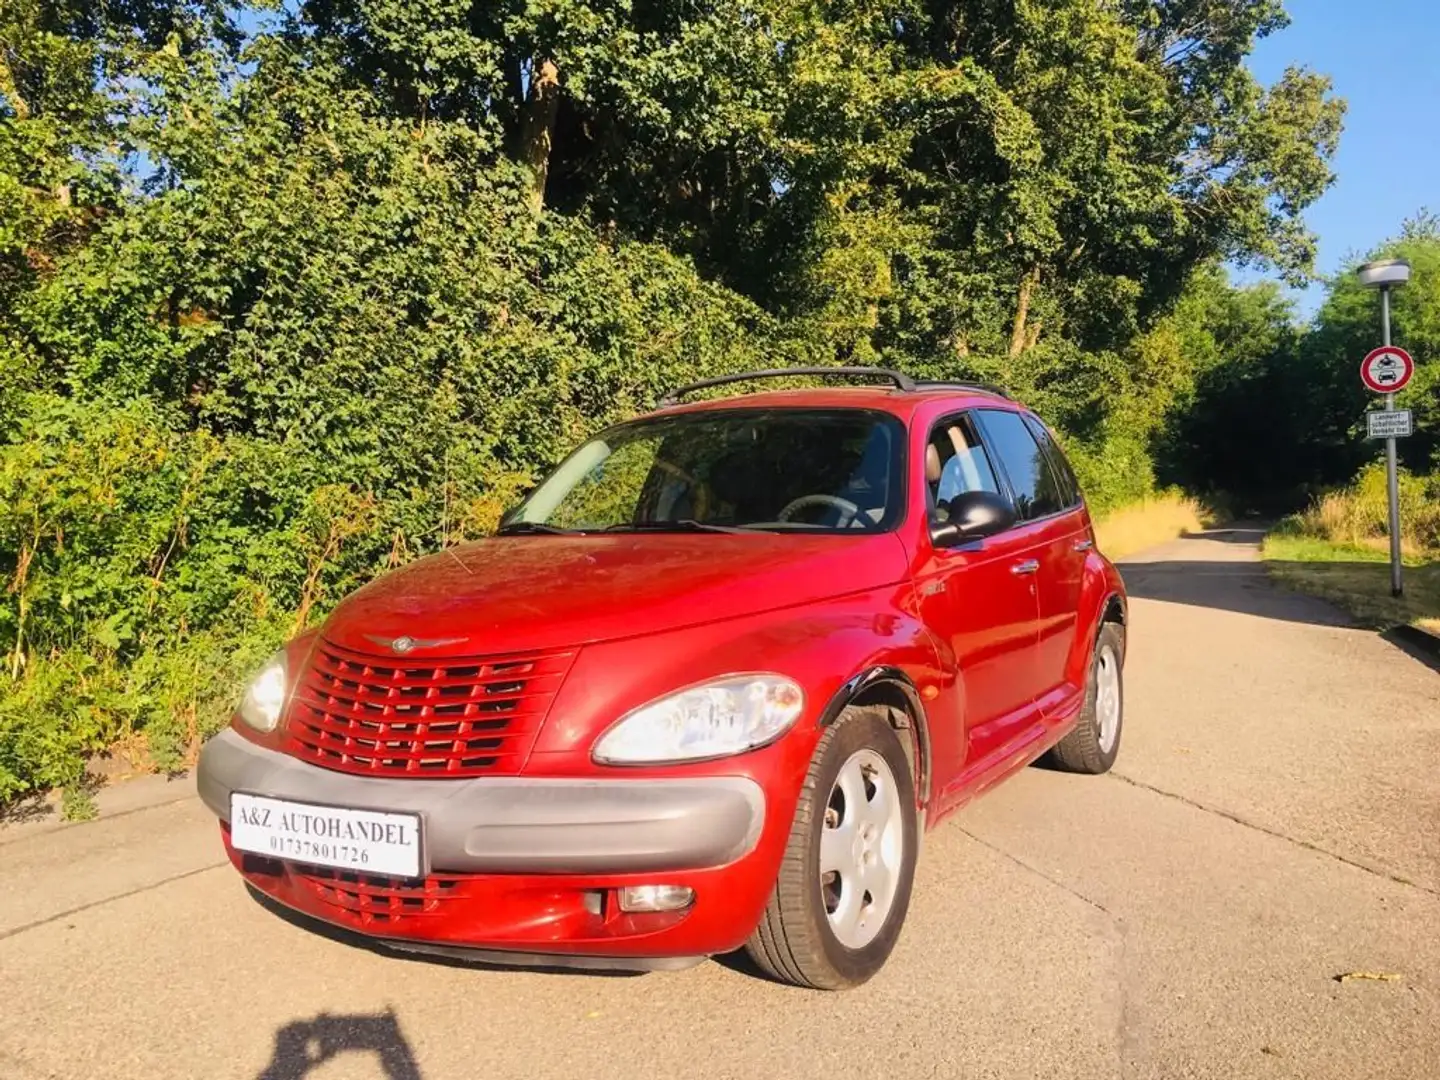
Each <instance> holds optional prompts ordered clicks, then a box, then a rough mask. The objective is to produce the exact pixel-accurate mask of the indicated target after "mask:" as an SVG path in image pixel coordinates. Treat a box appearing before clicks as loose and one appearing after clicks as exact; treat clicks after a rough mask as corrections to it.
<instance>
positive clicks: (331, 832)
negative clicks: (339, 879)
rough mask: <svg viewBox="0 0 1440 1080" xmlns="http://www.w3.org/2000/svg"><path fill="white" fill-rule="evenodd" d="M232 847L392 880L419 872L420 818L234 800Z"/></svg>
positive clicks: (238, 796)
mask: <svg viewBox="0 0 1440 1080" xmlns="http://www.w3.org/2000/svg"><path fill="white" fill-rule="evenodd" d="M230 843H231V844H233V845H234V846H235V847H236V848H238V849H239V850H240V851H249V852H253V853H254V854H256V855H268V856H269V857H270V858H272V859H286V860H288V861H291V862H300V863H308V864H310V865H311V866H333V867H337V868H339V869H343V870H359V871H362V872H365V873H370V874H385V875H388V876H392V877H404V878H418V877H420V876H421V874H420V815H419V814H394V813H389V812H385V811H380V810H349V809H346V808H344V807H339V806H316V805H315V804H313V803H302V802H291V801H290V800H288V799H271V798H267V797H265V796H263V795H247V794H245V793H243V792H239V791H237V792H235V793H233V794H232V795H231V796H230Z"/></svg>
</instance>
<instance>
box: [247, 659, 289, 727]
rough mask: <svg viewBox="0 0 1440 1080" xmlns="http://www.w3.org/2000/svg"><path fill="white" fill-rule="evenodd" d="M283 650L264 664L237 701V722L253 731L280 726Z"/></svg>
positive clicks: (282, 700) (283, 706) (283, 674)
mask: <svg viewBox="0 0 1440 1080" xmlns="http://www.w3.org/2000/svg"><path fill="white" fill-rule="evenodd" d="M285 675H286V672H285V650H284V649H281V650H280V651H279V652H277V653H276V654H275V655H274V656H272V657H270V659H269V660H267V661H266V662H265V666H264V667H262V668H261V669H260V671H259V673H258V674H257V675H256V676H255V678H253V679H251V680H250V685H249V686H248V687H246V689H245V696H244V697H243V698H242V699H241V701H240V709H239V712H240V719H241V720H244V721H245V723H247V724H248V725H250V726H251V727H252V728H254V729H255V730H256V731H264V732H270V731H274V730H275V725H276V724H278V723H280V713H281V711H282V710H283V709H284V708H285V683H286V678H285Z"/></svg>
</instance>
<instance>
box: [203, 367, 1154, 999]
mask: <svg viewBox="0 0 1440 1080" xmlns="http://www.w3.org/2000/svg"><path fill="white" fill-rule="evenodd" d="M795 374H817V375H825V376H829V377H832V378H833V377H844V378H847V379H849V381H850V382H851V383H852V384H853V383H861V382H863V381H864V380H867V379H868V380H872V381H873V380H880V382H881V384H880V385H850V386H840V387H835V388H833V389H809V390H789V391H774V392H768V393H760V394H753V395H747V396H743V397H734V398H730V399H727V400H718V401H717V400H709V401H700V402H691V403H689V404H681V403H680V400H681V399H682V398H683V397H685V396H686V395H687V394H689V393H691V392H693V391H695V390H697V389H700V388H703V387H708V386H713V385H716V384H719V383H724V382H733V381H740V380H741V379H744V380H755V379H763V378H766V377H769V376H777V375H787V376H789V375H795ZM1126 610H1127V606H1126V598H1125V593H1124V588H1123V586H1122V584H1121V581H1120V577H1119V575H1118V574H1117V572H1116V570H1115V567H1114V566H1113V565H1111V563H1110V562H1109V561H1108V560H1107V559H1106V558H1105V557H1104V556H1103V555H1101V553H1100V552H1099V551H1097V550H1096V547H1095V535H1094V532H1093V529H1092V526H1091V522H1090V518H1089V515H1088V513H1087V511H1086V508H1085V503H1084V500H1083V498H1082V495H1081V492H1080V490H1079V487H1078V485H1077V484H1076V481H1075V477H1074V474H1073V473H1072V471H1071V469H1070V466H1069V464H1068V463H1067V461H1066V459H1065V457H1064V455H1063V453H1062V452H1061V450H1060V447H1059V446H1058V445H1057V444H1056V440H1055V438H1054V437H1053V435H1052V433H1051V431H1050V430H1049V429H1048V428H1047V427H1046V425H1045V424H1043V423H1042V422H1041V421H1040V420H1039V419H1037V418H1036V417H1035V416H1034V415H1033V414H1032V413H1030V412H1029V411H1027V410H1026V409H1025V408H1023V407H1022V406H1020V405H1018V404H1017V403H1015V402H1014V401H1012V400H1010V399H1009V398H1007V397H1006V396H1004V395H1003V394H1001V393H999V392H996V391H993V390H988V389H985V388H983V387H977V386H969V385H961V384H950V383H943V384H942V383H933V382H917V381H916V380H913V379H911V378H909V377H907V376H905V375H902V374H900V373H898V372H892V371H885V370H882V369H873V368H824V369H787V370H784V371H771V372H749V373H746V374H744V375H740V376H733V377H727V378H725V379H712V380H707V381H706V382H704V383H697V384H695V385H694V386H690V387H686V388H684V389H682V390H680V391H677V392H675V393H673V394H671V395H670V396H669V397H667V398H666V399H665V400H664V401H663V402H662V405H661V407H660V408H659V409H658V410H657V411H655V412H653V413H650V414H648V415H646V416H643V417H640V418H638V419H636V420H633V421H630V422H627V423H623V424H620V425H617V426H615V427H613V428H611V429H609V430H607V431H604V432H602V433H601V434H599V435H597V436H596V437H595V438H593V439H591V440H590V441H588V442H586V443H585V444H584V445H583V446H581V447H580V448H579V449H577V450H576V451H575V452H574V453H573V454H571V455H570V456H569V457H568V458H567V459H566V460H565V461H564V462H563V463H562V464H561V465H560V466H559V467H558V468H557V469H556V470H555V471H554V472H553V473H552V474H551V475H550V476H549V477H548V478H547V479H546V480H545V481H544V482H543V483H542V484H540V485H539V487H538V488H536V489H535V491H534V492H533V493H532V494H531V495H530V496H529V497H528V498H527V499H526V500H525V502H524V503H522V504H521V505H520V506H519V507H518V508H516V509H515V510H513V511H512V512H511V513H510V514H509V515H507V517H506V520H505V522H504V523H503V524H502V525H501V527H500V528H499V530H498V531H497V534H496V535H495V536H493V537H489V538H486V539H483V540H480V541H477V542H474V543H469V544H466V545H463V546H458V547H454V548H450V549H447V550H445V551H443V552H441V553H439V554H437V555H432V556H429V557H427V558H423V559H420V560H418V561H416V562H413V563H411V564H409V565H407V566H405V567H402V568H400V569H398V570H395V571H393V572H391V573H388V574H385V575H384V576H382V577H380V578H378V579H377V580H375V581H373V582H371V583H370V584H368V585H366V586H365V587H364V588H361V589H359V590H358V591H356V592H354V593H353V594H351V595H350V596H348V597H346V598H345V599H344V600H343V601H342V602H341V603H340V604H339V605H338V607H336V609H335V610H334V612H333V613H332V614H331V615H330V616H329V618H328V619H326V620H325V622H324V625H322V626H321V627H319V628H318V629H317V630H312V631H309V632H307V633H305V634H303V635H301V636H300V637H298V638H296V639H295V640H293V641H291V642H290V643H289V644H288V645H287V646H286V647H285V648H284V649H282V650H281V651H280V652H278V653H277V654H276V655H275V656H274V657H273V658H272V659H271V660H270V661H269V663H268V664H267V665H266V666H265V667H264V668H263V669H262V670H261V671H260V672H259V673H258V674H257V675H256V676H255V679H254V681H253V682H252V683H251V685H250V686H249V688H248V689H247V691H246V692H245V695H244V699H243V700H242V702H241V704H240V706H239V708H238V710H237V711H236V714H235V716H234V719H233V721H232V723H231V725H230V727H229V728H228V729H227V730H225V731H223V732H221V733H220V734H219V735H217V736H216V737H215V738H213V739H211V740H210V741H209V742H208V743H206V745H205V747H204V749H203V751H202V753H201V758H200V766H199V772H198V784H199V790H200V794H201V796H202V798H203V799H204V800H205V802H206V804H207V805H208V806H209V807H210V808H211V810H213V811H214V812H215V814H216V815H218V817H219V818H220V821H221V835H222V838H223V841H224V844H225V848H226V850H227V852H228V853H229V856H230V858H231V860H232V861H233V862H234V864H235V866H236V868H237V869H238V870H239V871H240V873H241V874H242V875H243V876H244V878H245V881H246V882H247V883H248V884H249V886H250V887H251V888H252V890H253V891H255V892H257V893H259V894H262V899H263V898H268V900H269V901H270V902H278V904H279V905H283V907H284V908H289V909H292V910H293V911H295V912H299V913H300V914H301V915H302V916H309V917H312V918H314V919H318V920H322V921H324V922H326V923H330V924H334V925H338V926H340V927H343V928H346V929H348V930H351V931H357V932H359V933H360V934H363V935H366V936H368V937H369V938H370V939H371V940H373V941H374V942H376V943H378V944H381V945H383V946H386V947H389V948H397V949H404V950H410V951H421V952H429V953H438V954H442V955H449V956H462V957H469V958H474V959H478V960H481V961H487V962H508V963H519V964H526V965H545V966H554V965H566V966H588V967H598V968H612V969H622V970H653V969H662V968H680V967H685V966H687V965H689V964H692V963H695V962H698V961H699V960H701V959H703V958H704V957H706V956H710V955H714V954H717V953H724V952H729V951H731V950H734V949H737V948H740V947H741V946H743V947H745V948H746V949H747V950H748V951H749V953H750V955H751V956H752V957H753V958H754V960H755V962H756V963H757V964H758V965H759V966H760V967H761V968H762V969H763V970H764V971H766V972H768V973H769V974H771V975H773V976H774V977H776V978H778V979H781V980H785V981H788V982H792V983H795V984H798V985H802V986H809V987H817V988H826V989H839V988H844V987H849V986H854V985H857V984H859V983H861V982H863V981H865V980H866V979H868V978H869V977H870V976H872V975H873V974H874V973H875V972H876V971H878V970H879V969H880V968H881V966H882V965H883V964H884V963H885V961H886V959H887V957H888V956H889V955H890V952H891V950H892V949H893V948H894V945H895V942H896V939H897V937H898V935H899V934H900V929H901V925H902V924H903V922H904V920H905V914H906V910H907V908H908V906H909V901H910V889H911V883H912V881H913V879H914V874H915V862H916V857H917V854H918V853H919V850H920V835H921V833H922V832H923V831H924V830H926V829H929V828H933V827H934V826H935V825H936V824H937V823H938V822H939V821H940V819H941V818H943V817H944V816H945V815H946V814H948V813H950V812H951V811H953V810H955V809H956V808H957V807H960V806H962V805H963V804H964V803H965V802H966V801H967V800H969V799H971V798H973V797H974V796H975V795H977V794H979V793H980V792H982V791H984V790H985V789H987V788H989V787H990V786H992V785H994V784H995V783H997V782H998V781H1000V780H1002V779H1004V778H1005V777H1006V776H1008V775H1010V774H1012V773H1014V772H1015V771H1016V770H1018V769H1020V768H1022V767H1024V766H1025V765H1027V764H1029V763H1030V762H1032V761H1034V760H1035V759H1036V758H1038V757H1040V756H1041V755H1042V754H1048V755H1049V757H1050V758H1051V760H1052V761H1053V762H1054V763H1056V764H1057V765H1059V766H1061V767H1063V768H1068V769H1071V770H1074V771H1079V772H1087V773H1101V772H1104V771H1105V770H1107V769H1109V768H1110V766H1111V764H1112V763H1113V762H1114V760H1115V755H1116V752H1117V750H1118V748H1119V742H1120V727H1121V719H1122V712H1123V700H1122V690H1121V671H1122V665H1123V663H1124V659H1125V633H1126V632H1125V624H1126ZM300 921H302V922H303V921H304V920H303V918H302V919H301V920H300Z"/></svg>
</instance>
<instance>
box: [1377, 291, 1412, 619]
mask: <svg viewBox="0 0 1440 1080" xmlns="http://www.w3.org/2000/svg"><path fill="white" fill-rule="evenodd" d="M1372 340H1373V339H1372ZM1380 343H1381V344H1382V345H1384V346H1385V347H1386V348H1389V346H1390V286H1389V285H1382V286H1381V287H1380ZM1394 409H1395V395H1394V393H1389V394H1386V395H1385V411H1386V412H1392V411H1394ZM1385 490H1386V492H1387V494H1388V495H1389V497H1390V595H1391V596H1401V595H1403V594H1404V592H1405V582H1404V581H1403V580H1402V571H1401V569H1400V466H1399V463H1398V462H1397V461H1396V452H1395V436H1394V435H1391V436H1390V437H1389V438H1387V439H1386V440H1385Z"/></svg>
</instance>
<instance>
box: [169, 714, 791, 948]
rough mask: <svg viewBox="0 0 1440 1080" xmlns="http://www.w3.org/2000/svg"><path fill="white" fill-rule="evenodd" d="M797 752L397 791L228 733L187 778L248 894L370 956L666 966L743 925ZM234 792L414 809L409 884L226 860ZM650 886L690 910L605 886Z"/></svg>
mask: <svg viewBox="0 0 1440 1080" xmlns="http://www.w3.org/2000/svg"><path fill="white" fill-rule="evenodd" d="M802 749H803V748H802ZM800 756H801V752H800V751H799V750H795V749H794V748H787V747H786V746H784V745H783V744H776V745H774V746H772V747H769V748H767V749H766V750H762V751H760V752H759V753H758V754H757V755H755V757H754V759H752V760H751V761H750V762H748V763H747V766H746V767H745V768H744V769H743V770H737V771H743V773H744V775H726V776H718V775H703V776H695V777H685V778H671V779H659V778H645V777H617V778H614V779H611V778H608V777H606V778H597V779H566V778H558V777H480V778H475V779H461V780H433V779H416V780H410V779H404V778H379V777H368V776H356V775H353V774H348V773H340V772H334V771H331V770H328V769H322V768H320V767H318V766H315V765H311V764H309V763H307V762H303V761H300V760H297V759H295V758H291V757H289V756H288V755H285V754H281V753H277V752H276V751H273V750H267V749H265V748H263V747H260V746H256V745H255V744H253V743H251V742H250V741H249V740H247V739H245V738H244V737H242V736H241V735H239V734H238V733H236V732H233V731H225V732H222V733H221V734H220V735H217V736H216V737H215V738H214V739H212V740H210V741H209V742H208V743H207V744H206V745H205V747H204V749H203V750H202V751H201V754H200V764H199V769H198V770H197V785H198V788H199V793H200V797H201V798H202V799H203V801H204V802H205V804H206V805H207V806H209V807H210V809H211V810H212V811H214V812H215V814H216V815H217V816H218V817H219V818H220V819H221V826H220V829H221V836H222V839H223V841H224V844H225V848H226V852H227V854H228V855H229V856H230V860H231V862H232V863H233V864H234V866H235V868H236V869H237V870H238V871H239V872H240V873H241V874H242V875H243V877H244V878H245V881H246V883H247V884H248V885H249V886H250V887H251V889H252V890H253V891H254V892H256V893H258V894H260V895H261V896H263V897H264V898H266V899H267V901H269V902H271V903H272V904H279V905H280V906H281V907H282V908H283V909H287V910H289V911H291V912H295V913H298V914H299V915H301V916H306V917H309V919H314V920H319V921H320V922H322V923H325V924H328V925H329V926H331V927H336V928H339V929H340V930H341V931H342V932H345V931H348V932H352V933H358V934H360V935H361V936H362V937H363V938H365V939H368V940H369V941H371V942H372V943H374V944H376V945H379V946H381V947H383V948H387V949H402V950H404V951H409V952H426V953H431V954H437V955H441V956H465V957H469V958H473V959H476V960H480V961H482V962H491V963H495V962H502V961H503V962H509V963H518V964H523V965H527V966H529V965H532V964H536V963H542V962H543V963H545V964H552V965H553V964H561V965H566V966H572V965H573V966H582V967H611V968H617V969H620V970H653V969H656V968H666V969H674V968H677V967H683V966H686V965H687V964H689V963H694V962H696V961H697V959H698V958H701V957H704V956H709V955H714V954H717V953H724V952H729V951H730V950H732V949H735V948H737V947H739V946H740V945H741V944H743V943H744V941H745V940H746V938H748V937H749V935H750V934H751V932H752V931H753V930H754V928H755V925H756V923H757V922H758V921H759V919H760V915H761V913H762V911H763V910H764V907H765V904H766V902H767V901H768V899H769V896H770V892H771V890H772V889H773V887H774V883H775V875H776V873H777V872H778V868H779V862H780V858H781V855H782V854H783V851H784V847H785V843H786V840H787V838H788V835H789V830H790V823H791V820H792V817H793V814H794V801H793V796H791V795H790V794H789V792H790V791H791V790H792V789H794V788H797V787H798V784H797V783H793V782H791V779H792V774H794V773H795V771H796V769H797V768H800V767H801V766H800V764H799V759H800ZM234 791H245V792H250V793H253V794H257V795H266V796H270V797H272V798H281V799H285V798H292V799H296V800H299V801H302V802H308V803H320V804H330V805H335V806H343V807H353V808H358V809H368V810H390V811H419V812H420V814H421V815H422V816H423V819H424V823H425V841H424V843H423V845H422V847H423V850H424V852H425V868H424V870H423V874H422V877H420V878H417V879H398V878H391V877H384V876H380V875H375V874H368V873H363V872H355V871H347V870H333V869H327V868H324V867H316V866H308V865H304V864H301V863H297V862H292V861H284V860H279V859H275V858H270V857H266V856H261V855H256V854H251V853H248V852H243V851H239V850H237V849H236V848H235V847H234V846H233V845H232V843H231V836H230V827H229V821H228V819H229V816H230V795H231V793H232V792H234ZM767 792H769V793H771V795H772V797H771V798H767ZM777 792H778V793H781V794H775V793H777ZM647 884H672V885H679V886H683V887H688V888H690V889H692V890H693V893H694V901H693V903H692V904H691V905H690V906H689V907H688V908H685V909H682V910H679V911H663V912H626V911H623V910H621V909H620V908H619V907H618V890H619V889H621V888H622V887H624V886H627V885H647ZM302 921H303V920H302ZM507 958H508V959H507ZM540 958H544V959H543V961H542V960H541V959H540Z"/></svg>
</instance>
